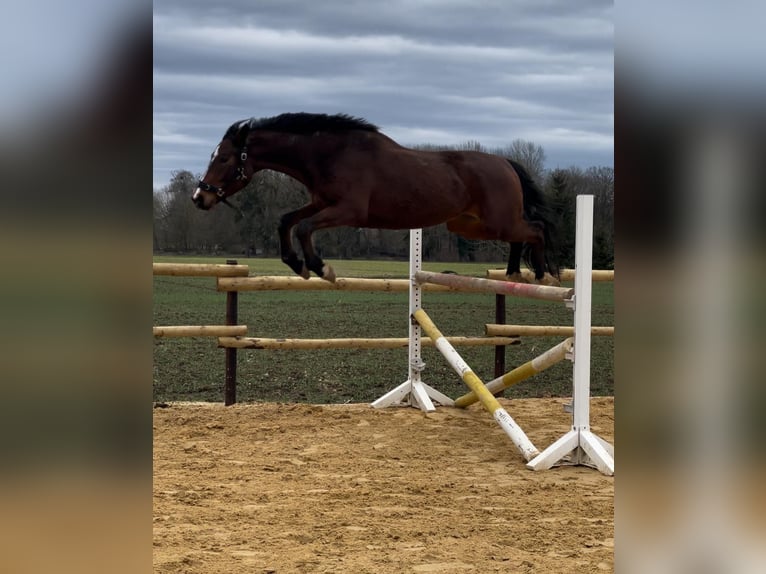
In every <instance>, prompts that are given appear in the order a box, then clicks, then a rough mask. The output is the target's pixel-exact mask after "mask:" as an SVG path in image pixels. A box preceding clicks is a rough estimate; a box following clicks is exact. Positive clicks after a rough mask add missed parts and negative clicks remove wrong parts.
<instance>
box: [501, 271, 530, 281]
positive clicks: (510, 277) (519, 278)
mask: <svg viewBox="0 0 766 574" xmlns="http://www.w3.org/2000/svg"><path fill="white" fill-rule="evenodd" d="M505 280H506V281H510V282H512V283H529V281H527V280H526V279H524V276H523V275H522V274H521V272H519V271H517V272H516V273H511V274H510V275H506V276H505Z"/></svg>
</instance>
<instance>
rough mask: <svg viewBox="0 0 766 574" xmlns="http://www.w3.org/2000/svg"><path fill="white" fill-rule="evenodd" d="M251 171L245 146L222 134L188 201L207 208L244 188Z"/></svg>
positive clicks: (224, 200)
mask: <svg viewBox="0 0 766 574" xmlns="http://www.w3.org/2000/svg"><path fill="white" fill-rule="evenodd" d="M251 177H252V171H251V169H250V167H249V165H248V162H247V148H246V147H245V146H244V144H243V145H240V146H237V145H236V143H235V142H234V141H233V140H232V139H229V138H228V137H225V138H224V139H223V140H222V141H221V143H220V144H218V147H216V148H215V150H214V151H213V154H212V155H211V156H210V163H209V164H208V166H207V171H206V172H205V175H203V176H202V179H201V180H199V182H198V183H197V189H196V190H194V195H192V201H193V202H194V205H196V206H197V207H199V208H200V209H206V210H207V209H210V208H211V207H213V206H214V205H215V204H216V203H218V202H221V201H222V202H224V203H226V198H227V197H229V196H231V195H234V194H235V193H237V192H238V191H239V190H241V189H242V188H244V187H245V186H246V185H247V184H248V182H249V181H250V178H251Z"/></svg>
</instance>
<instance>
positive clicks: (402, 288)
mask: <svg viewBox="0 0 766 574" xmlns="http://www.w3.org/2000/svg"><path fill="white" fill-rule="evenodd" d="M409 289H410V280H409V279H360V278H356V277H341V278H338V279H336V280H335V282H334V283H331V282H329V281H325V280H324V279H320V278H318V277H312V278H311V279H303V278H302V277H294V276H282V275H274V276H267V275H265V276H262V277H236V278H235V277H232V278H221V279H218V290H219V291H389V292H399V293H406V292H407V291H409ZM425 290H426V291H453V290H452V289H449V288H448V287H440V286H438V285H433V286H430V287H429V288H427V289H425Z"/></svg>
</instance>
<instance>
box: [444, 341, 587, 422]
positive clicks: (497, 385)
mask: <svg viewBox="0 0 766 574" xmlns="http://www.w3.org/2000/svg"><path fill="white" fill-rule="evenodd" d="M573 346H574V339H573V338H571V337H570V338H569V339H566V340H565V341H563V342H561V343H559V344H558V345H556V346H555V347H553V348H551V349H548V350H547V351H545V352H544V353H542V354H541V355H539V356H538V357H535V358H534V359H532V360H531V361H527V362H526V363H524V364H523V365H521V366H519V367H516V368H515V369H513V370H512V371H509V372H507V373H506V374H504V375H503V376H502V377H498V378H496V379H494V380H493V381H490V382H488V383H487V389H488V390H489V391H490V392H491V393H492V394H495V393H498V392H500V391H502V390H503V389H507V388H508V387H510V386H512V385H515V384H516V383H520V382H521V381H523V380H524V379H528V378H529V377H531V376H532V375H536V374H537V373H541V372H542V371H544V370H545V369H548V368H550V367H552V366H553V365H555V364H557V363H560V362H561V361H563V360H564V359H565V358H566V356H567V354H568V353H571V352H572V348H573ZM478 400H479V397H477V396H476V393H474V392H473V391H471V392H470V393H468V394H465V395H463V396H462V397H459V398H457V399H455V406H456V407H459V408H463V407H467V406H468V405H470V404H473V403H475V402H476V401H478Z"/></svg>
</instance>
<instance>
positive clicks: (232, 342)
mask: <svg viewBox="0 0 766 574" xmlns="http://www.w3.org/2000/svg"><path fill="white" fill-rule="evenodd" d="M447 340H448V341H449V342H450V343H451V344H452V345H455V346H464V347H480V346H498V345H501V346H506V345H517V344H519V342H520V341H519V340H518V339H513V338H511V337H447ZM408 344H409V338H407V337H395V338H378V339H356V338H353V339H352V338H348V339H266V338H257V337H228V336H226V337H219V339H218V346H219V347H223V348H236V349H281V350H296V349H300V350H312V349H402V348H406V347H407V346H408ZM420 344H421V345H422V346H425V347H432V346H433V341H431V339H428V338H425V339H424V338H421V340H420Z"/></svg>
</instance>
